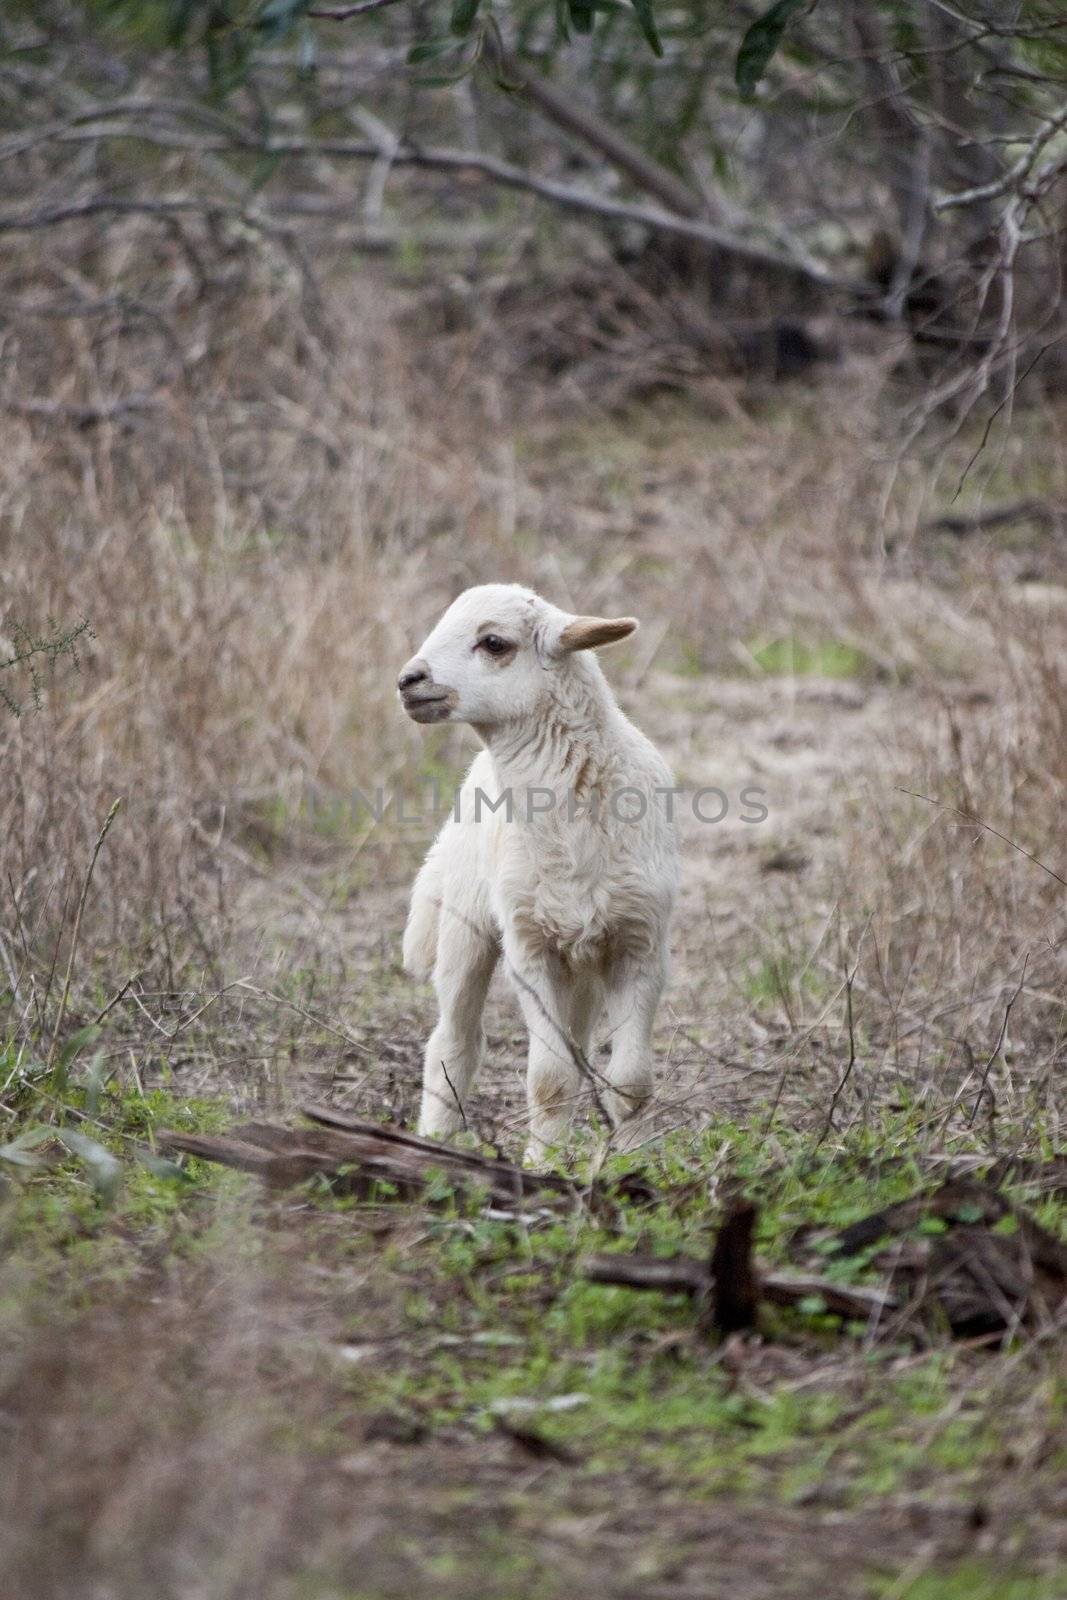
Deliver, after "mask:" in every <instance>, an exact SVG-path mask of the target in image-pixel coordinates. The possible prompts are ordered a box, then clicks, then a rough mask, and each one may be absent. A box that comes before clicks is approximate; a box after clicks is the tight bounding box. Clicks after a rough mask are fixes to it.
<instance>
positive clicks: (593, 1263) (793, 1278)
mask: <svg viewBox="0 0 1067 1600" xmlns="http://www.w3.org/2000/svg"><path fill="white" fill-rule="evenodd" d="M755 1269H756V1274H757V1281H758V1289H759V1297H760V1298H761V1299H763V1300H768V1301H770V1303H771V1304H772V1305H777V1306H800V1305H802V1304H803V1303H804V1302H805V1301H810V1300H812V1299H814V1298H816V1297H818V1298H819V1299H820V1300H821V1301H822V1302H823V1304H824V1305H825V1307H826V1309H827V1311H830V1312H833V1313H834V1314H835V1315H836V1316H841V1317H849V1318H851V1319H853V1320H856V1321H866V1320H867V1319H868V1318H870V1317H873V1316H878V1315H880V1314H881V1313H882V1312H884V1311H895V1310H897V1308H898V1302H897V1300H896V1299H895V1297H894V1296H893V1295H892V1294H891V1293H890V1292H889V1291H888V1290H887V1289H881V1288H864V1287H862V1286H856V1285H848V1284H841V1283H831V1282H829V1281H828V1280H827V1279H826V1278H822V1277H818V1276H815V1275H813V1274H812V1275H808V1276H801V1275H794V1274H792V1273H788V1272H773V1271H771V1270H770V1269H769V1268H767V1267H763V1266H761V1265H760V1264H759V1263H758V1262H757V1263H756V1264H755ZM579 1271H580V1272H581V1274H582V1276H583V1278H586V1279H588V1281H589V1282H590V1283H611V1284H617V1285H618V1286H620V1287H621V1288H626V1289H654V1290H656V1291H657V1292H658V1293H660V1294H685V1295H689V1296H690V1297H691V1298H692V1299H701V1298H709V1299H711V1298H713V1297H714V1292H715V1279H714V1275H713V1273H712V1271H711V1266H710V1263H709V1264H707V1265H705V1263H704V1262H702V1261H698V1260H697V1259H696V1257H695V1256H670V1257H667V1258H660V1257H657V1256H642V1255H593V1256H586V1257H585V1259H584V1260H583V1261H581V1262H579Z"/></svg>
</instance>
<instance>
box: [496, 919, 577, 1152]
mask: <svg viewBox="0 0 1067 1600" xmlns="http://www.w3.org/2000/svg"><path fill="white" fill-rule="evenodd" d="M513 957H515V952H514V951H512V952H511V954H510V955H509V952H508V948H507V945H505V960H507V961H508V966H509V972H510V976H511V980H512V983H513V984H514V986H515V989H516V991H517V993H518V997H519V1004H520V1005H521V1007H522V1014H523V1020H524V1021H525V1023H526V1030H527V1033H528V1034H529V1038H530V1048H529V1063H528V1067H527V1075H526V1099H527V1111H528V1118H529V1133H528V1138H527V1143H526V1161H527V1162H528V1163H529V1164H530V1165H531V1166H538V1165H541V1164H543V1163H544V1161H545V1160H546V1159H547V1157H548V1155H549V1153H550V1151H551V1149H552V1147H553V1146H555V1145H558V1144H559V1143H560V1141H561V1140H562V1138H563V1137H564V1135H565V1134H566V1131H567V1128H568V1125H569V1123H570V1120H571V1116H572V1115H573V1112H574V1107H575V1105H576V1104H577V1102H578V1100H579V1098H580V1096H581V1094H582V1088H583V1071H582V1063H583V1062H586V1061H588V1058H589V1040H590V1036H591V1034H592V1028H593V1022H594V1020H595V1017H596V1013H597V1011H598V1009H599V1006H600V1000H601V990H600V988H599V985H598V984H597V983H596V982H594V981H592V980H585V979H584V978H582V977H580V976H575V975H574V974H571V973H569V972H566V971H565V970H564V969H563V968H562V967H561V965H560V963H559V962H558V961H555V960H553V959H546V960H539V961H536V962H530V961H528V960H524V959H522V957H521V956H519V957H517V958H516V959H513Z"/></svg>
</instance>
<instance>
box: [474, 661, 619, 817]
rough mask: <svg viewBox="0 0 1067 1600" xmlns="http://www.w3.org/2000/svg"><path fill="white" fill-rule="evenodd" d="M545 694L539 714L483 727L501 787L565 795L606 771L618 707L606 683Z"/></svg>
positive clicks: (485, 741)
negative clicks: (495, 726)
mask: <svg viewBox="0 0 1067 1600" xmlns="http://www.w3.org/2000/svg"><path fill="white" fill-rule="evenodd" d="M567 687H568V692H567V693H566V695H564V694H552V695H550V696H548V697H546V701H545V704H544V706H543V707H542V708H541V710H540V711H539V712H538V714H537V716H536V717H533V718H528V719H524V720H522V721H521V722H515V723H511V724H507V725H505V726H502V727H498V728H493V729H486V730H482V738H483V740H484V743H485V745H486V747H487V749H488V751H489V754H490V756H491V757H492V760H493V766H494V768H495V770H496V774H497V777H498V779H499V780H500V784H501V787H502V788H508V787H510V788H512V789H518V788H519V787H523V786H524V787H528V788H546V789H554V790H556V791H558V793H559V794H560V797H561V798H562V797H563V795H564V793H565V792H566V791H568V790H569V789H571V788H585V787H587V786H588V785H589V784H590V783H595V782H597V781H598V780H599V779H600V778H601V777H603V776H604V768H605V764H606V761H607V760H608V758H609V751H610V750H611V748H612V741H611V739H610V737H609V729H610V724H611V721H612V718H613V717H617V716H618V714H619V713H618V711H617V709H616V707H615V705H614V702H613V701H612V699H611V696H610V693H609V692H608V690H607V687H606V685H604V686H603V687H602V686H601V685H599V684H597V683H596V681H595V680H592V681H590V682H582V683H580V684H579V685H575V684H570V685H568V686H567Z"/></svg>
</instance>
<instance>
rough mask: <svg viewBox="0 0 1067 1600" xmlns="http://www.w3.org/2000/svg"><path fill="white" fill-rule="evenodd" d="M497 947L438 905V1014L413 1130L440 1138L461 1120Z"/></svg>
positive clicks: (481, 1040)
mask: <svg viewBox="0 0 1067 1600" xmlns="http://www.w3.org/2000/svg"><path fill="white" fill-rule="evenodd" d="M499 954H500V947H499V944H498V943H497V941H496V939H495V937H494V936H493V935H492V934H490V933H487V932H483V931H482V930H481V929H479V928H477V927H475V926H474V925H473V924H469V923H467V922H466V921H464V920H461V919H459V918H458V917H457V918H449V917H448V916H447V906H445V907H442V925H441V936H440V938H439V940H438V946H437V962H436V965H435V967H434V974H433V982H434V988H435V989H436V991H437V1002H438V1005H439V1006H440V1008H441V1014H440V1019H439V1021H438V1023H437V1026H436V1028H435V1029H434V1030H433V1032H432V1033H431V1035H430V1037H429V1040H428V1041H427V1044H426V1055H425V1059H424V1063H423V1074H422V1107H421V1109H420V1111H419V1132H420V1133H421V1134H425V1135H429V1136H431V1137H434V1136H436V1137H439V1138H444V1137H447V1135H448V1134H451V1133H456V1132H458V1131H459V1129H460V1128H463V1127H465V1126H466V1120H467V1118H466V1104H467V1095H468V1092H469V1090H470V1088H471V1086H472V1085H473V1082H474V1075H475V1073H476V1072H477V1071H478V1067H479V1066H480V1064H481V1059H482V1054H483V1052H484V1049H485V1035H484V1033H483V1032H482V1011H483V1009H484V1007H485V996H486V991H487V990H488V988H489V980H490V978H491V977H492V976H493V968H494V967H495V966H496V962H497V957H498V955H499Z"/></svg>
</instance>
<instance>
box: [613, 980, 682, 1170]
mask: <svg viewBox="0 0 1067 1600" xmlns="http://www.w3.org/2000/svg"><path fill="white" fill-rule="evenodd" d="M666 978H667V970H666V961H665V959H664V957H663V956H662V955H661V954H659V953H657V954H655V955H651V956H649V957H648V959H647V960H645V961H638V960H636V959H634V958H628V959H626V960H623V961H620V962H619V963H618V964H617V965H616V966H615V967H614V968H613V969H612V971H611V973H610V974H609V977H608V987H607V995H606V1004H605V1009H606V1013H607V1022H608V1027H609V1029H610V1043H611V1060H610V1062H609V1064H608V1069H607V1072H606V1074H605V1075H606V1077H607V1079H608V1082H609V1084H610V1085H611V1087H610V1088H609V1089H606V1090H605V1091H604V1101H605V1105H606V1109H607V1111H608V1112H609V1114H610V1116H611V1119H612V1121H613V1123H614V1124H615V1127H616V1128H618V1129H619V1130H620V1131H621V1137H620V1138H619V1139H618V1140H617V1143H619V1144H620V1145H621V1146H622V1147H625V1146H626V1144H627V1143H628V1142H629V1141H630V1140H632V1139H633V1138H634V1136H635V1135H636V1134H637V1132H638V1124H637V1123H636V1121H635V1119H637V1118H638V1117H640V1114H641V1112H642V1111H644V1109H645V1107H646V1106H647V1105H648V1103H649V1101H650V1100H651V1098H652V1081H653V1069H652V1027H653V1024H654V1022H655V1020H656V1008H657V1007H658V1005H659V1000H660V996H661V994H662V993H663V986H664V984H665V982H666ZM627 1124H630V1127H629V1129H628V1130H627V1129H626V1125H627Z"/></svg>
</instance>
